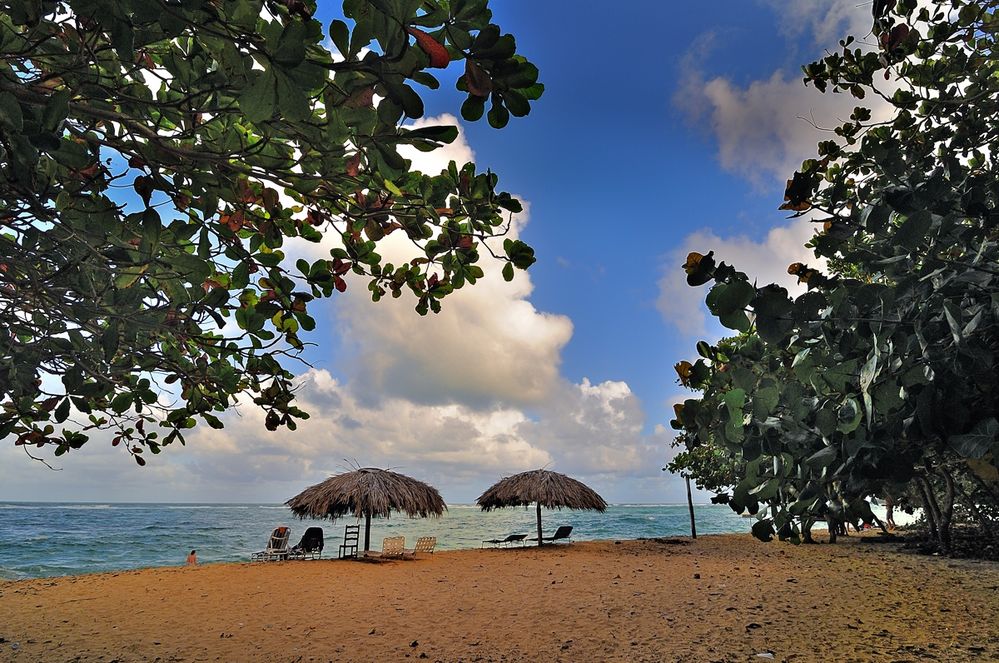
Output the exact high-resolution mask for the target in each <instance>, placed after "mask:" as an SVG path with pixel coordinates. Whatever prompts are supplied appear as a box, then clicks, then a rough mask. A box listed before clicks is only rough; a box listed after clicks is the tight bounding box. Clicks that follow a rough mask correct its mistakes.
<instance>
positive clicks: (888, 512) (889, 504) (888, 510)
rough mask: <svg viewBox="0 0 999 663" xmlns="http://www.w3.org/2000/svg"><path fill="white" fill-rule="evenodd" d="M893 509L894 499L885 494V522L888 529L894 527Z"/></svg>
mask: <svg viewBox="0 0 999 663" xmlns="http://www.w3.org/2000/svg"><path fill="white" fill-rule="evenodd" d="M894 511H895V500H893V499H892V498H891V495H887V494H886V495H885V523H886V524H887V525H888V529H889V530H893V529H895V518H894V517H893V516H892V513H893V512H894Z"/></svg>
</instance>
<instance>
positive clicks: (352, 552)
mask: <svg viewBox="0 0 999 663" xmlns="http://www.w3.org/2000/svg"><path fill="white" fill-rule="evenodd" d="M360 537H361V526H360V525H347V526H346V527H344V528H343V543H341V544H340V559H347V558H352V559H357V541H358V539H360Z"/></svg>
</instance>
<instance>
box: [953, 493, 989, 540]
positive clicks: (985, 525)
mask: <svg viewBox="0 0 999 663" xmlns="http://www.w3.org/2000/svg"><path fill="white" fill-rule="evenodd" d="M957 496H958V498H959V499H960V500H961V502H963V503H964V506H966V507H967V508H968V511H970V512H971V515H972V516H974V518H975V520H977V521H978V524H979V526H981V528H982V533H983V534H984V535H985V538H987V539H988V540H989V541H994V540H995V532H993V531H992V530H993V526H992V522H991V521H990V520H989V519H988V518H987V517H986V516H985V514H984V513H982V511H981V509H979V508H978V505H977V504H975V500H974V499H973V498H972V497H971V495H969V494H968V493H966V492H965V491H964V490H963V489H962V488H960V487H958V489H957Z"/></svg>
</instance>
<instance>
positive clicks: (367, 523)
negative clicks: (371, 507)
mask: <svg viewBox="0 0 999 663" xmlns="http://www.w3.org/2000/svg"><path fill="white" fill-rule="evenodd" d="M369 550H371V514H370V513H366V514H364V552H368V551H369Z"/></svg>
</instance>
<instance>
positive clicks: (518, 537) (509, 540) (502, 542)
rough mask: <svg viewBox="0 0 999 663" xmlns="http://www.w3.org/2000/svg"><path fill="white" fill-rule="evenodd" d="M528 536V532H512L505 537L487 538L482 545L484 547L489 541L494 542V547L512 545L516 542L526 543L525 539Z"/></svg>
mask: <svg viewBox="0 0 999 663" xmlns="http://www.w3.org/2000/svg"><path fill="white" fill-rule="evenodd" d="M526 538H527V535H526V534H511V535H510V536H508V537H506V538H505V539H486V540H485V541H483V542H482V547H483V548H484V547H485V545H486V544H487V543H489V544H492V546H493V547H494V548H499V547H500V546H511V545H513V544H514V543H519V544H520V545H524V539H526Z"/></svg>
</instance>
